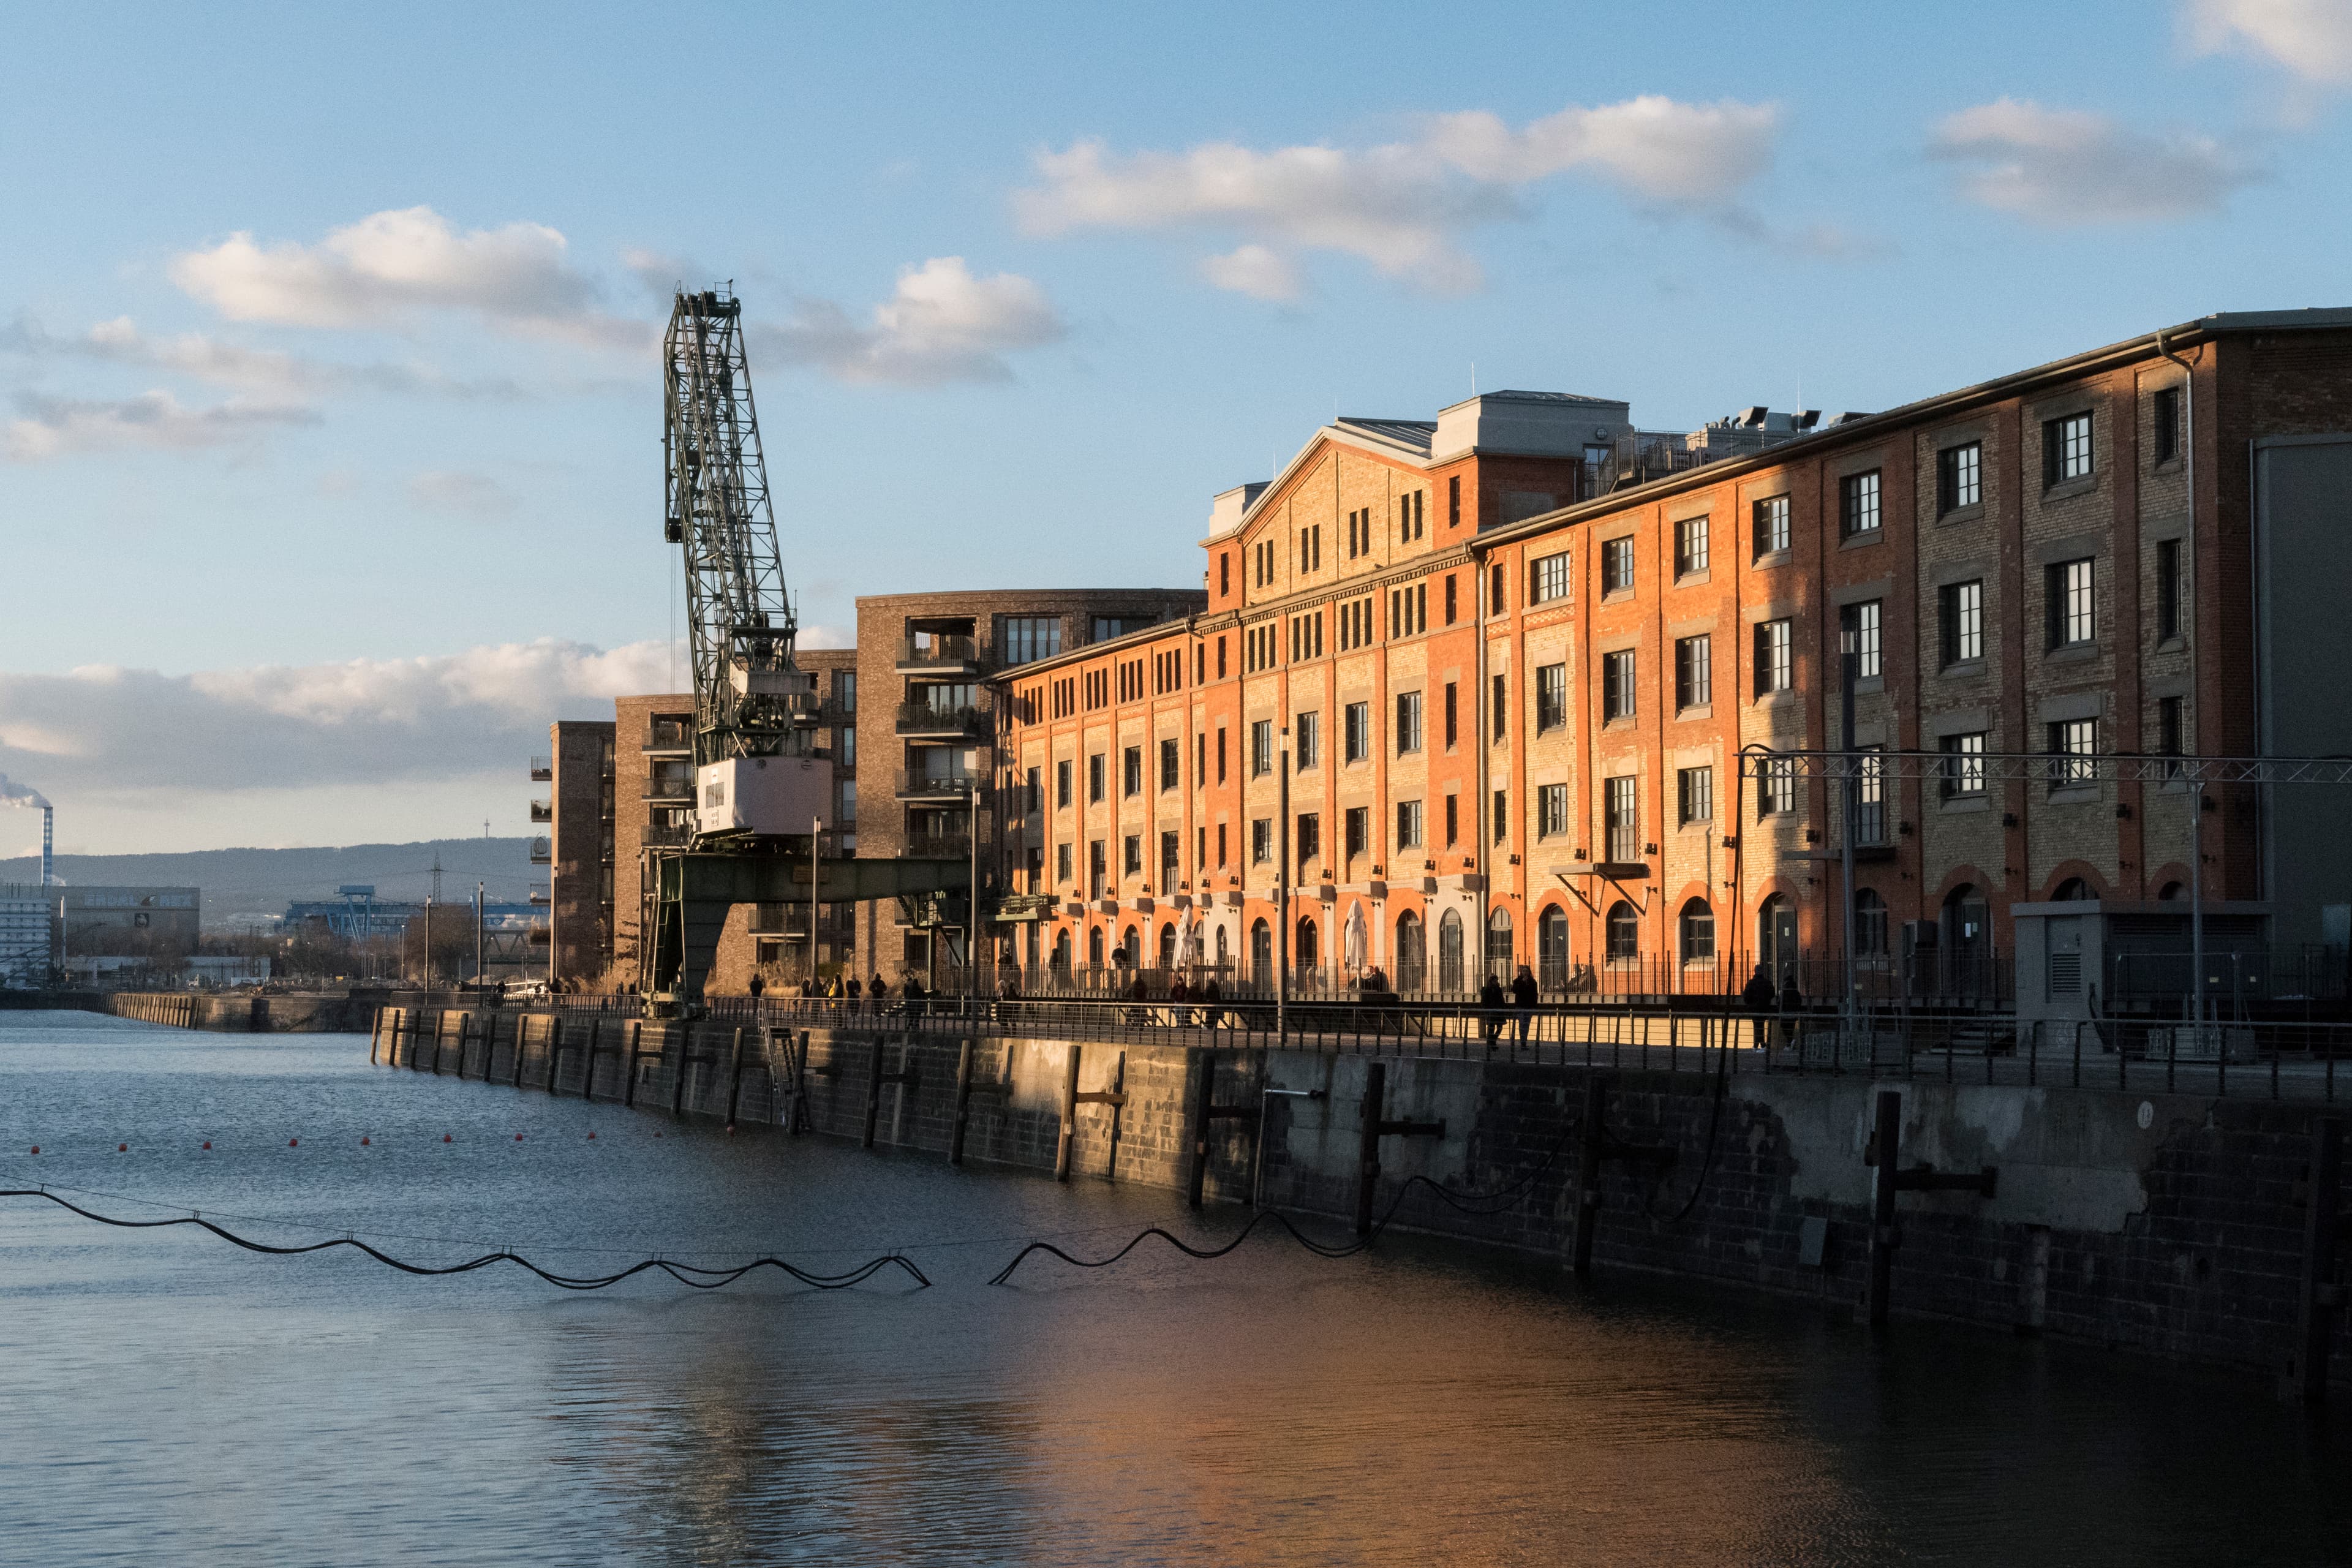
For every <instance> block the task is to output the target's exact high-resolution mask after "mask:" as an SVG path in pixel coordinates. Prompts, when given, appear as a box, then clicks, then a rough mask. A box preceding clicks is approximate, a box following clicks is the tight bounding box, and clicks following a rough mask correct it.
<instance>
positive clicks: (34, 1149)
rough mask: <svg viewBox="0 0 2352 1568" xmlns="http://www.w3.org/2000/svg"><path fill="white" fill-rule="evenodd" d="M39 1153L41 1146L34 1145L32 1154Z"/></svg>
mask: <svg viewBox="0 0 2352 1568" xmlns="http://www.w3.org/2000/svg"><path fill="white" fill-rule="evenodd" d="M33 1152H34V1153H36V1154H37V1153H39V1152H41V1146H40V1145H39V1144H38V1143H36V1144H34V1145H33Z"/></svg>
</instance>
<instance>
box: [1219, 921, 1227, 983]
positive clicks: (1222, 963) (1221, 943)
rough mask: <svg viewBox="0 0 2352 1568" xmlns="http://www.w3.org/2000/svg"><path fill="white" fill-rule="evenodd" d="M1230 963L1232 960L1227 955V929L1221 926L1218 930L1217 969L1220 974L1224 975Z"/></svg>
mask: <svg viewBox="0 0 2352 1568" xmlns="http://www.w3.org/2000/svg"><path fill="white" fill-rule="evenodd" d="M1228 962H1230V960H1229V959H1228V958H1227V956H1226V953H1225V928H1224V927H1223V926H1222V925H1220V926H1219V927H1218V928H1217V969H1218V972H1219V973H1223V971H1224V967H1225V965H1226V963H1228Z"/></svg>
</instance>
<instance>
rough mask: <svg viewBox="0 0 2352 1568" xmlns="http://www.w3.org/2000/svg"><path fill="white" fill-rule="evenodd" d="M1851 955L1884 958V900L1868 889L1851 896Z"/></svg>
mask: <svg viewBox="0 0 2352 1568" xmlns="http://www.w3.org/2000/svg"><path fill="white" fill-rule="evenodd" d="M1853 954H1854V956H1855V957H1856V958H1885V956H1886V900H1885V899H1882V898H1880V897H1879V896H1878V895H1877V894H1876V893H1875V892H1874V891H1872V890H1871V889H1868V888H1864V889H1862V890H1861V891H1859V892H1857V893H1855V894H1854V896H1853Z"/></svg>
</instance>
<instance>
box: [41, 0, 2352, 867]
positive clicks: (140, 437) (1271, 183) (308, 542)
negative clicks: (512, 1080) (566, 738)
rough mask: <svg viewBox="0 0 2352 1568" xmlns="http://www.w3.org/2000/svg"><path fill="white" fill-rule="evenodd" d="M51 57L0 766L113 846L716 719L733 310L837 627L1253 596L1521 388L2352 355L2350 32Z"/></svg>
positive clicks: (322, 812) (871, 21)
mask: <svg viewBox="0 0 2352 1568" xmlns="http://www.w3.org/2000/svg"><path fill="white" fill-rule="evenodd" d="M9 30H10V38H11V45H10V47H9V49H8V50H7V51H6V54H5V58H0V195H5V210H6V212H7V214H8V221H7V222H5V224H0V542H5V553H4V554H0V560H5V563H6V565H5V571H0V604H5V612H0V772H5V773H6V774H8V775H10V776H11V777H13V778H15V779H16V780H18V781H19V782H20V783H22V784H30V785H33V786H35V787H38V788H41V789H44V790H46V791H47V792H48V793H49V794H50V795H53V796H55V797H57V798H58V803H59V807H60V815H59V833H60V837H61V839H62V840H63V841H65V842H68V843H71V844H73V845H75V846H76V847H79V848H82V849H87V850H94V851H103V850H108V849H161V848H178V847H210V846H215V845H222V844H232V843H259V844H281V843H333V842H341V841H354V840H361V839H380V838H385V837H407V836H412V835H413V836H417V837H423V836H425V835H427V834H430V833H435V832H441V831H464V830H465V826H466V825H467V824H468V823H474V824H478V822H479V821H480V820H481V819H482V818H483V817H484V816H491V817H492V818H493V819H494V821H496V822H497V823H498V826H499V828H500V829H501V830H510V831H522V830H523V829H522V814H523V805H524V803H525V801H526V800H527V798H528V795H529V787H528V784H526V783H524V782H522V781H521V774H520V761H521V759H522V757H523V756H525V755H526V754H528V753H529V752H530V751H532V750H535V749H541V747H540V746H539V745H537V744H535V743H534V742H533V739H532V733H531V732H532V731H533V729H534V728H535V727H536V726H538V725H540V724H542V723H543V722H544V720H545V718H546V717H551V716H554V715H555V714H557V713H564V714H570V715H577V716H587V715H590V714H593V712H594V711H596V710H597V708H598V707H599V704H600V700H601V698H602V697H604V696H605V695H608V694H609V692H610V691H611V690H613V689H623V688H628V687H635V686H639V685H642V684H646V683H647V682H650V681H654V680H658V679H660V677H661V676H662V674H663V673H664V671H665V670H666V668H667V650H666V647H665V646H664V643H665V639H666V637H667V632H668V626H669V620H668V617H669V614H670V603H671V600H672V597H673V595H674V592H675V590H674V588H673V582H674V579H675V576H676V572H677V565H676V561H675V558H674V552H670V551H667V550H666V549H665V548H664V547H663V545H662V544H661V542H660V526H659V513H660V493H661V490H660V480H661V476H660V471H659V447H658V435H659V409H658V380H657V374H656V368H655V366H654V364H653V363H652V362H651V360H650V358H649V357H648V355H647V353H646V341H647V336H648V334H649V333H650V332H651V331H652V330H653V329H654V328H655V326H656V324H657V322H658V321H659V320H660V319H661V317H662V315H663V314H664V312H665V310H666V300H665V299H664V298H663V297H661V296H660V295H659V294H658V293H657V292H656V287H657V288H658V289H667V284H668V283H669V282H670V281H671V280H673V279H677V278H680V277H683V278H686V279H688V280H689V281H697V280H703V279H727V278H732V279H735V280H736V282H737V286H738V288H739V289H740V292H741V293H742V295H743V296H744V298H745V300H746V309H747V317H748V319H750V320H751V321H753V322H754V323H755V324H756V326H757V327H758V330H759V335H758V336H757V337H756V338H755V339H754V343H753V352H754V356H755V357H754V361H753V370H754V374H755V377H756V382H757V385H758V389H759V393H760V400H761V415H762V423H763V427H764V430H765V434H766V437H767V444H768V454H769V460H770V468H771V478H772V481H773V483H774V486H775V490H776V494H777V496H778V498H779V516H778V522H779V525H780V529H781V531H782V540H783V544H784V550H785V556H786V560H787V563H788V571H789V574H790V575H791V577H792V581H793V584H794V586H795V588H796V589H797V591H798V593H799V594H800V595H801V599H802V615H803V623H804V624H805V625H809V626H814V627H817V628H821V630H820V633H819V636H820V637H823V635H824V632H823V630H822V629H823V628H837V629H839V630H840V631H842V632H845V630H846V628H847V626H848V625H849V623H850V616H851V609H850V606H851V601H852V599H853V597H854V596H855V595H857V594H860V593H883V592H899V591H907V590H913V589H922V588H934V587H961V586H977V585H983V584H985V585H1012V584H1052V585H1057V586H1060V585H1084V584H1113V583H1122V584H1123V583H1147V584H1182V583H1187V582H1192V581H1196V580H1197V576H1196V574H1197V573H1198V572H1199V570H1200V566H1199V557H1198V552H1197V550H1196V548H1195V542H1196V540H1197V539H1198V537H1199V534H1200V531H1201V529H1202V523H1203V521H1204V520H1205V515H1206V510H1207V504H1208V499H1209V497H1210V496H1211V494H1213V492H1214V491H1216V490H1218V489H1223V488H1225V487H1227V486H1230V485H1233V484H1235V483H1238V482H1241V481H1242V480H1244V479H1258V478H1263V477H1265V475H1266V474H1267V472H1268V470H1269V468H1270V467H1271V466H1272V464H1273V463H1274V461H1275V460H1276V457H1277V455H1279V456H1286V455H1287V454H1288V452H1289V451H1291V450H1293V449H1295V448H1296V447H1297V445H1298V444H1300V443H1301V442H1302V441H1304V440H1305V439H1306V438H1307V437H1308V436H1309V435H1310V434H1311V432H1312V430H1313V429H1314V427H1315V426H1317V425H1318V423H1320V422H1321V421H1323V420H1325V419H1328V417H1329V416H1331V414H1332V413H1333V411H1334V409H1335V407H1336V408H1337V409H1339V411H1342V412H1346V413H1353V414H1376V415H1391V416H1428V415H1430V414H1431V413H1432V412H1433V411H1434V410H1435V409H1436V408H1437V407H1439V406H1440V405H1444V404H1445V403H1447V402H1451V401H1453V400H1454V399H1456V398H1458V397H1460V396H1463V395H1465V394H1467V393H1468V391H1469V390H1470V387H1471V377H1472V374H1473V372H1472V366H1473V364H1474V363H1475V366H1476V371H1475V374H1476V377H1477V381H1478V384H1481V385H1483V386H1485V387H1487V388H1489V389H1492V388H1495V387H1500V386H1519V387H1534V388H1545V389H1555V390H1573V391H1579V392H1588V393H1595V394H1601V395H1613V396H1620V397H1625V398H1629V399H1630V400H1631V401H1632V402H1633V407H1634V416H1635V418H1636V419H1637V420H1639V421H1640V422H1642V423H1643V424H1644V425H1645V426H1655V427H1675V426H1689V425H1692V424H1695V423H1697V422H1699V421H1702V420H1704V419H1706V418H1709V417H1713V416H1719V415H1721V414H1724V413H1726V412H1728V411H1730V410H1733V409H1735V408H1738V407H1739V406H1741V405H1747V404H1751V403H1769V404H1772V405H1776V406H1790V405H1803V406H1812V407H1821V408H1824V409H1828V410H1831V411H1835V410H1838V409H1843V408H1863V409H1870V408H1878V407H1884V406H1886V405H1891V404H1894V403H1897V402H1901V401H1904V400H1906V399H1909V398H1912V397H1916V396H1920V395H1927V394H1930V393H1933V392H1936V391H1938V390H1942V389H1946V388H1948V387H1952V386H1956V385H1960V384H1966V383H1969V382H1971V381H1975V380H1978V379H1981V378H1983V377H1986V376H1990V375H1993V374H2000V373H2001V372H2003V371H2007V370H2011V369H2015V368H2019V367H2021V366H2024V365H2027V364H2030V363H2037V362H2039V361H2042V360H2044V359H2048V358H2053V357H2055V356H2057V355H2059V354H2061V353H2068V352H2072V351H2074V350H2077V349H2081V348H2084V347H2088V346H2091V345H2093V344H2095V343H2099V342H2106V341H2110V340H2113V339H2116V338H2118V337H2123V336H2126V335H2128V334H2131V333H2133V332H2137V331H2144V330H2146V329H2147V328H2149V327H2151V326H2154V325H2158V324H2161V323H2167V322H2170V321H2179V320H2184V319H2187V318H2189V317H2190V316H2194V315H2197V314H2200V313H2202V312H2205V311H2208V310H2217V309H2250V308H2266V307H2279V306H2301V305H2315V304H2342V303H2346V302H2347V300H2346V299H2345V290H2344V287H2343V284H2342V282H2341V277H2342V265H2341V261H2340V258H2341V257H2342V256H2343V254H2344V253H2345V251H2346V243H2345V241H2346V235H2345V233H2344V230H2345V228H2346V227H2347V223H2352V218H2347V212H2346V207H2345V204H2344V202H2343V200H2342V195H2343V190H2344V179H2343V174H2342V171H2343V170H2344V169H2345V168H2346V167H2347V166H2352V158H2347V152H2352V149H2347V133H2346V128H2347V119H2346V112H2345V102H2344V97H2345V93H2346V90H2347V89H2352V5H2347V4H2345V3H2340V0H2181V3H2179V4H2166V3H2159V0H2141V3H2136V4H2098V3H2091V0H2077V3H2074V4H2070V5H2064V6H2050V5H2032V6H2029V5H1975V6H1971V7H1968V8H1965V9H1955V8H1948V7H1927V6H1886V5H1853V6H1843V5H1780V6H1772V7H1766V6H1759V5H1752V4H1751V5H1686V6H1679V7H1668V6H1656V7H1648V8H1643V9H1640V10H1634V9H1629V8H1627V7H1625V6H1622V5H1610V6H1601V5H1589V6H1588V5H1542V6H1533V5H1528V6H1518V5H1466V6H1457V7H1453V8H1450V9H1444V10H1433V9H1431V8H1429V7H1426V6H1417V7H1412V8H1406V7H1401V6H1383V5H1366V4H1354V5H1347V6H1344V7H1330V8H1315V7H1309V6H1304V5H1298V6H1281V7H1275V6H1265V5H1252V6H1226V7H1214V6H1196V7H1190V8H1185V9H1182V10H1181V11H1179V10H1172V9H1165V8H1161V9H1150V10H1147V9H1145V8H1141V7H1125V6H1118V7H1109V6H1036V5H1026V6H1024V5H996V6H992V7H986V8H980V7H971V6H948V5H937V6H923V5H893V6H868V7H856V8H852V7H826V8H821V9H820V8H810V9H793V8H786V7H781V6H768V7H750V6H736V7H717V6H713V7H701V8H693V9H686V10H656V9H653V8H623V7H614V6H594V5H572V6H564V7H552V6H549V7H526V6H515V5H500V6H466V7H460V6H424V5H406V6H398V7H392V6H375V7H366V8H361V7H342V8H333V9H330V8H326V7H297V6H280V7H273V6H231V5H212V6H205V7H165V6H160V5H158V6H146V7H107V6H92V7H73V8H67V7H54V6H52V7H38V8H36V7H30V6H19V7H16V8H15V9H14V10H13V12H12V14H11V16H10V21H9ZM649 282H650V283H651V284H652V285H655V286H651V287H649ZM877 308H878V309H879V310H880V312H881V313H880V314H878V315H877ZM604 711H605V712H607V713H609V711H610V710H609V707H606V708H604ZM541 735H543V731H541ZM32 826H33V823H32V819H30V818H29V817H26V818H12V817H10V816H6V815H5V814H0V852H5V851H8V850H10V849H13V848H15V847H16V842H15V840H16V839H17V838H20V837H29V836H30V834H31V831H32Z"/></svg>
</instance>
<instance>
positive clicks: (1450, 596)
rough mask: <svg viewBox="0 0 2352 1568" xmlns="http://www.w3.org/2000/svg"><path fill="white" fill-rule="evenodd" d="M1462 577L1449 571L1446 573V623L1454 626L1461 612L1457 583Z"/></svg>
mask: <svg viewBox="0 0 2352 1568" xmlns="http://www.w3.org/2000/svg"><path fill="white" fill-rule="evenodd" d="M1460 581H1461V579H1460V578H1459V577H1457V576H1455V575H1454V574H1453V573H1451V572H1449V573H1447V574H1445V624H1446V625H1447V626H1452V625H1453V624H1454V619H1455V617H1456V616H1457V615H1458V614H1459V595H1457V593H1456V592H1455V585H1456V584H1458V583H1459V582H1460Z"/></svg>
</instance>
